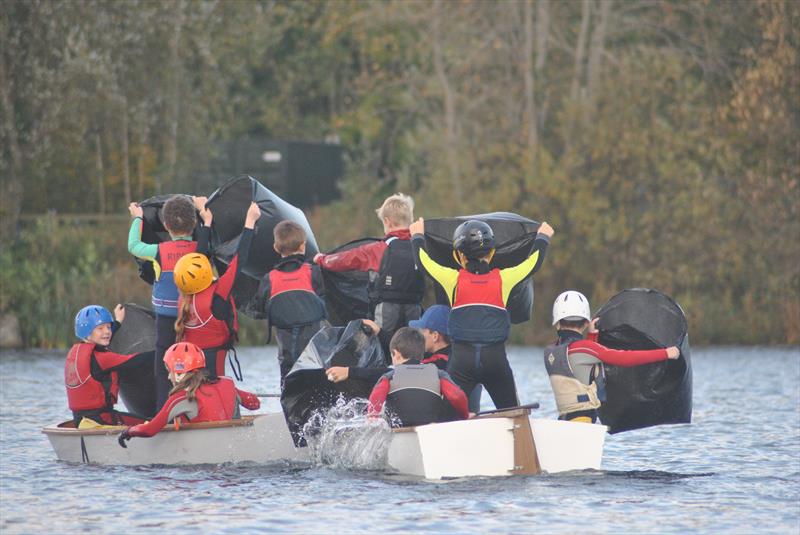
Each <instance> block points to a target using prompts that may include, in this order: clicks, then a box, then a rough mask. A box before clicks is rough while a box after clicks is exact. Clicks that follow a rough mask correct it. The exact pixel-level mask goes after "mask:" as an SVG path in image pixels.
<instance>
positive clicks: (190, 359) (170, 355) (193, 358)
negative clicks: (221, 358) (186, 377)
mask: <svg viewBox="0 0 800 535" xmlns="http://www.w3.org/2000/svg"><path fill="white" fill-rule="evenodd" d="M164 364H166V365H167V369H168V370H169V371H171V372H172V373H175V374H178V373H186V372H190V371H192V370H197V369H199V368H205V366H206V356H205V355H204V354H203V350H202V349H200V348H199V347H197V346H196V345H194V344H190V343H189V342H178V343H177V344H173V345H171V346H170V348H169V349H167V351H166V353H164Z"/></svg>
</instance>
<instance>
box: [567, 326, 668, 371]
mask: <svg viewBox="0 0 800 535" xmlns="http://www.w3.org/2000/svg"><path fill="white" fill-rule="evenodd" d="M597 336H598V333H589V335H588V338H586V339H585V340H577V341H575V342H572V343H570V344H569V346H568V349H567V356H569V355H570V354H572V353H585V354H589V355H592V356H593V357H595V358H596V359H598V360H601V361H603V362H604V363H606V364H610V365H612V366H623V367H630V366H639V365H640V364H650V363H651V362H659V361H662V360H666V359H667V350H666V349H648V350H623V349H611V348H609V347H606V346H604V345H602V344H600V343H598V342H597Z"/></svg>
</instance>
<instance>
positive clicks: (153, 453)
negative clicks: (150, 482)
mask: <svg viewBox="0 0 800 535" xmlns="http://www.w3.org/2000/svg"><path fill="white" fill-rule="evenodd" d="M61 425H62V426H63V425H64V424H61ZM62 426H51V427H46V428H44V429H43V430H42V432H43V433H44V434H45V435H47V438H48V439H50V443H51V445H52V446H53V449H54V450H55V452H56V455H57V456H58V458H59V460H62V461H70V462H76V463H80V462H84V463H91V464H102V465H148V464H165V465H180V464H220V463H258V464H266V463H271V462H276V461H307V460H308V454H307V452H306V449H305V448H296V447H295V446H294V442H293V441H292V437H291V435H290V434H289V429H288V428H287V426H286V421H285V420H284V417H283V414H282V413H274V414H259V415H252V416H245V417H243V418H242V419H240V420H228V421H224V422H203V423H197V424H185V425H183V426H182V427H181V428H180V430H177V431H176V430H175V429H173V428H172V427H171V426H170V427H166V428H164V429H163V430H162V431H161V432H159V433H158V434H157V435H156V436H154V437H151V438H133V439H132V440H130V441H129V442H128V443H127V446H128V447H127V448H122V447H120V446H119V444H118V442H117V440H118V438H119V433H120V432H121V431H122V430H123V429H124V427H106V428H96V429H75V428H74V427H72V428H69V427H62Z"/></svg>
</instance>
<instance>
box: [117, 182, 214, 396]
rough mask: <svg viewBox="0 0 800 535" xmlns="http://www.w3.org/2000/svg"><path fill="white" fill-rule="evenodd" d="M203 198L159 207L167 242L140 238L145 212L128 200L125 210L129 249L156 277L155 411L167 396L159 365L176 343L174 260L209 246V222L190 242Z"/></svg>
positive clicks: (172, 199)
mask: <svg viewBox="0 0 800 535" xmlns="http://www.w3.org/2000/svg"><path fill="white" fill-rule="evenodd" d="M205 201H206V198H205V197H196V198H192V197H189V196H188V195H173V196H172V197H170V198H169V199H168V200H167V202H165V203H164V207H163V208H162V209H161V218H162V220H163V222H164V228H166V230H167V232H168V233H169V236H170V241H165V242H162V243H157V244H156V243H145V242H143V241H142V226H143V225H144V221H143V217H144V211H143V210H142V207H141V206H139V205H138V204H137V203H131V204H130V205H129V206H128V211H129V212H130V214H131V216H132V217H133V222H132V223H131V228H130V231H129V232H128V251H129V252H130V253H131V254H132V255H134V256H136V257H137V258H141V259H142V260H147V261H150V262H152V264H153V272H154V275H155V279H154V280H153V281H148V282H152V284H153V297H152V302H153V310H154V311H155V313H156V321H155V329H156V358H155V364H154V366H155V369H154V374H155V378H156V410H158V409H160V408H161V406H162V405H163V404H164V401H166V399H167V392H169V388H170V387H169V380H167V375H166V373H165V372H164V367H163V366H162V365H161V362H162V359H163V358H164V352H165V351H166V350H167V348H168V347H169V346H171V345H172V344H174V343H175V318H176V316H177V315H178V289H177V288H176V287H175V282H174V280H173V270H174V267H175V264H176V262H177V261H178V260H179V259H180V258H181V257H182V256H183V255H186V254H189V253H194V252H199V253H203V254H205V253H206V251H207V249H208V237H209V229H208V227H209V226H210V223H207V226H206V227H205V228H202V227H201V229H200V230H199V231H198V241H197V242H195V241H192V232H194V228H195V226H196V225H197V215H196V213H195V205H198V206H203V205H205Z"/></svg>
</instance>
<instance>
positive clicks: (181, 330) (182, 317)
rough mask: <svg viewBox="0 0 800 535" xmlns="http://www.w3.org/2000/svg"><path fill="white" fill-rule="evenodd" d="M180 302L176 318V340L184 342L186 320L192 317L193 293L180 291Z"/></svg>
mask: <svg viewBox="0 0 800 535" xmlns="http://www.w3.org/2000/svg"><path fill="white" fill-rule="evenodd" d="M178 294H179V295H180V299H178V302H179V303H180V304H179V306H178V317H177V318H175V342H182V341H183V335H184V334H185V332H186V322H187V321H188V320H189V319H190V318H191V317H192V300H193V299H194V296H193V295H189V294H185V293H183V292H180V291H179V292H178Z"/></svg>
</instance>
